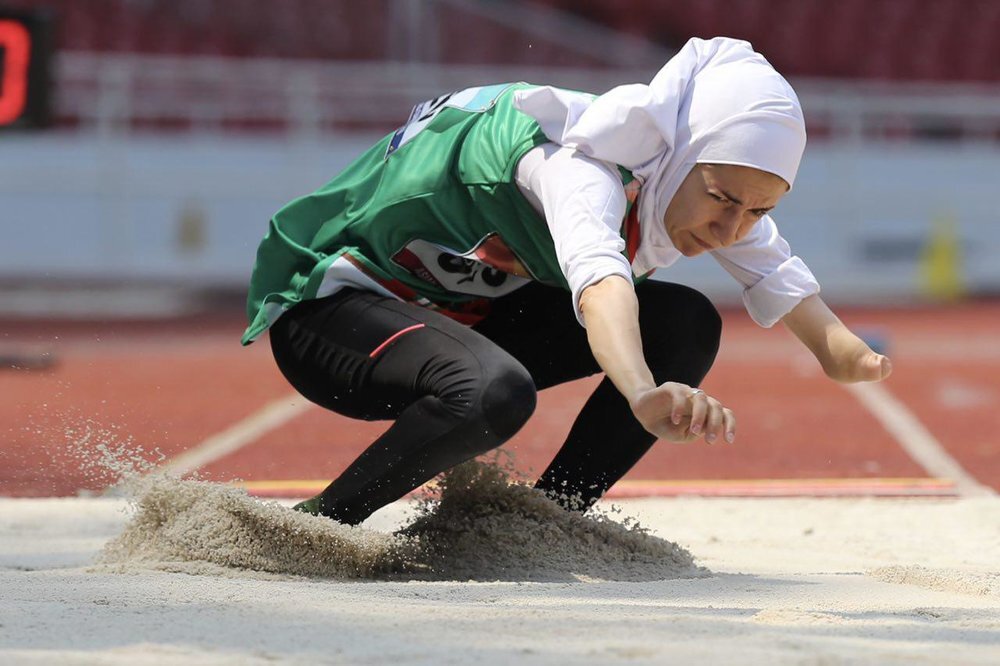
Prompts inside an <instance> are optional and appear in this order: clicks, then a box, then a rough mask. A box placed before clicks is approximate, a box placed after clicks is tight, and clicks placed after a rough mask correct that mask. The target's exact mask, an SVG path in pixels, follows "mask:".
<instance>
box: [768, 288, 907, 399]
mask: <svg viewBox="0 0 1000 666" xmlns="http://www.w3.org/2000/svg"><path fill="white" fill-rule="evenodd" d="M781 321H782V322H784V324H785V326H787V327H788V329H789V330H791V331H792V333H794V334H795V336H796V337H797V338H798V339H799V340H801V341H802V343H803V344H804V345H805V346H806V347H808V348H809V351H811V352H812V353H813V355H814V356H815V357H816V360H818V361H819V363H820V365H822V366H823V371H824V372H825V373H826V375H827V377H829V378H830V379H833V380H836V381H838V382H844V383H853V382H879V381H882V380H883V379H885V378H886V377H888V376H889V375H890V374H891V373H892V362H891V361H890V360H889V357H887V356H883V355H882V354H877V353H875V352H874V351H872V349H871V348H870V347H869V346H868V345H867V344H866V343H865V341H864V340H862V339H861V338H859V337H858V336H856V335H855V334H854V333H852V332H851V331H850V329H848V328H847V327H846V326H844V324H843V322H841V321H840V319H838V318H837V316H836V315H835V314H833V312H832V311H831V310H830V308H828V307H827V306H826V304H825V303H824V302H823V300H822V299H821V298H820V297H819V296H818V295H812V296H809V297H807V298H804V299H803V300H802V302H801V303H799V304H798V305H797V306H796V307H795V308H794V309H793V310H792V311H791V312H789V313H788V314H786V315H785V316H784V317H782V319H781Z"/></svg>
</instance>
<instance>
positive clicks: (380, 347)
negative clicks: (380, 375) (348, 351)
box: [368, 324, 424, 358]
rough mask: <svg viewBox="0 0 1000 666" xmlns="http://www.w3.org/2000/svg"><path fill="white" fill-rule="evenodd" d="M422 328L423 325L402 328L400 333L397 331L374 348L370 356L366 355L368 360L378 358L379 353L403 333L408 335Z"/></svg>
mask: <svg viewBox="0 0 1000 666" xmlns="http://www.w3.org/2000/svg"><path fill="white" fill-rule="evenodd" d="M423 327H424V325H423V324H414V325H413V326H407V327H406V328H404V329H403V330H402V331H399V332H398V333H394V334H392V335H391V336H389V339H388V340H386V341H385V342H383V343H382V344H380V345H379V346H378V347H376V348H375V351H373V352H372V353H371V354H368V358H375V357H376V356H378V355H379V352H381V351H382V350H383V349H385V348H386V347H388V346H389V345H390V344H392V341H393V340H395V339H396V338H398V337H399V336H401V335H403V334H404V333H409V332H410V331H415V330H417V329H418V328H423Z"/></svg>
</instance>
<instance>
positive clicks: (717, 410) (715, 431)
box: [705, 398, 723, 444]
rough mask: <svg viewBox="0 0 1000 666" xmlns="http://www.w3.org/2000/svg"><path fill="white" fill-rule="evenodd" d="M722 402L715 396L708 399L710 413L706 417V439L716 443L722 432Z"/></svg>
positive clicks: (710, 442)
mask: <svg viewBox="0 0 1000 666" xmlns="http://www.w3.org/2000/svg"><path fill="white" fill-rule="evenodd" d="M722 410H723V408H722V403H720V402H719V401H718V400H716V399H715V398H709V399H708V414H707V415H706V418H705V441H706V442H708V443H709V444H714V443H715V442H716V440H718V439H719V435H721V434H722V419H723V413H722Z"/></svg>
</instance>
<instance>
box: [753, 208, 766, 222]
mask: <svg viewBox="0 0 1000 666" xmlns="http://www.w3.org/2000/svg"><path fill="white" fill-rule="evenodd" d="M750 213H751V214H753V216H754V217H756V218H757V219H758V220H759V219H760V218H762V217H764V216H765V215H767V211H766V210H752V211H750Z"/></svg>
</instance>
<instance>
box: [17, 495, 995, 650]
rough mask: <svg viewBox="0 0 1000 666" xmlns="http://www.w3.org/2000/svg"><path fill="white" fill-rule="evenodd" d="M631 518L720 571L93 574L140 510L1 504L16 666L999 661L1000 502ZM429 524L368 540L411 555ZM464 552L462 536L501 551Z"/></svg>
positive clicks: (223, 569) (378, 525)
mask: <svg viewBox="0 0 1000 666" xmlns="http://www.w3.org/2000/svg"><path fill="white" fill-rule="evenodd" d="M244 499H245V498H244ZM508 499H509V498H508ZM234 501H235V500H234ZM247 501H250V500H247ZM621 510H622V514H623V515H628V516H635V517H637V518H638V520H639V521H640V522H641V523H642V524H643V525H645V526H646V527H647V528H649V529H650V530H651V531H652V533H653V535H656V536H659V537H662V538H664V539H665V540H664V541H663V542H662V543H667V541H666V540H669V541H670V542H676V543H677V544H679V545H680V546H681V547H683V548H686V549H687V550H689V551H690V552H691V553H693V554H694V556H695V562H696V564H698V565H701V566H704V567H706V568H707V569H708V570H709V571H710V572H711V574H710V575H706V576H704V577H694V578H692V577H686V578H677V577H667V578H662V579H654V577H651V576H648V575H646V576H638V577H632V578H630V579H625V580H609V579H607V578H603V579H600V580H598V579H599V578H600V577H599V576H595V577H594V578H593V579H591V578H589V577H588V576H587V575H586V574H581V575H577V576H573V577H570V576H563V577H561V578H559V577H556V576H549V578H548V579H546V580H543V581H537V580H528V579H522V580H518V579H517V578H518V577H517V576H513V575H508V576H506V579H505V580H500V581H494V582H485V578H484V579H483V580H481V581H478V582H468V581H459V582H455V581H442V580H421V579H419V577H416V578H414V577H413V576H411V579H409V580H372V579H371V578H364V577H357V576H354V577H342V578H336V577H332V578H331V577H326V578H315V577H313V578H304V577H297V576H292V575H289V574H288V573H274V572H271V573H266V572H255V571H247V570H241V569H233V568H232V567H227V566H224V565H223V564H219V563H215V564H212V563H207V562H208V561H207V560H203V561H202V562H203V564H201V565H197V566H195V563H194V562H191V561H184V560H178V561H176V562H175V563H174V567H175V570H176V571H185V570H186V571H188V572H189V573H175V572H171V571H165V570H163V569H169V568H170V567H169V566H164V567H162V568H161V570H155V566H154V567H152V568H144V566H139V565H138V563H137V562H136V561H131V564H130V565H129V566H127V567H125V568H124V569H123V570H127V571H128V572H127V573H124V574H122V573H115V572H112V571H110V570H105V571H94V569H93V563H94V561H95V559H96V558H97V557H98V555H99V554H100V553H101V552H102V549H104V547H105V545H106V544H107V543H108V542H111V541H113V540H114V539H116V538H119V537H120V535H121V534H122V532H123V530H124V529H125V527H126V525H127V524H128V523H129V521H130V520H132V519H133V518H134V516H135V515H136V514H135V513H134V511H132V510H129V509H128V508H127V504H126V502H125V501H124V500H122V499H111V498H90V499H46V500H13V499H0V591H2V592H0V625H2V626H0V663H14V664H18V663H25V664H43V663H44V664H48V663H53V662H56V661H58V662H59V663H70V664H74V663H76V664H119V663H120V664H126V663H127V664H137V663H138V664H154V663H155V664H209V663H211V664H220V663H221V664H230V663H231V664H257V663H260V664H263V663H268V664H274V663H314V662H315V663H387V662H394V663H400V664H418V663H428V664H430V663H433V664H451V663H453V664H465V663H470V662H478V663H481V664H507V663H513V662H517V663H530V664H535V663H538V664H567V663H574V664H576V663H583V664H608V663H629V664H661V663H667V662H671V663H730V662H732V663H759V664H784V663H787V664H836V663H872V664H886V663H906V664H912V663H925V664H949V663H960V664H995V663H997V657H998V655H1000V597H998V596H997V594H996V577H995V576H996V573H997V569H998V562H1000V500H998V499H997V498H977V499H960V500H933V499H911V500H871V499H822V500H819V499H782V500H767V499H754V500H741V499H696V498H687V499H659V500H632V501H628V502H622V503H621ZM413 511H414V507H413V505H412V504H408V503H399V504H395V505H392V506H390V507H386V508H385V509H383V510H382V511H380V512H379V513H377V514H375V515H374V516H373V517H372V518H371V519H370V520H369V521H368V522H367V523H366V524H365V525H364V526H363V528H362V529H364V530H366V532H367V533H370V534H372V535H374V536H373V537H372V538H375V539H383V542H382V543H385V542H386V540H388V541H392V540H393V539H394V537H391V536H390V535H391V534H392V533H393V532H394V531H396V530H398V529H400V528H401V527H402V526H404V525H407V524H411V523H412V522H413V520H414V513H413ZM286 513H291V512H286ZM493 515H495V514H493ZM293 518H295V519H297V518H299V516H295V515H293ZM301 518H308V517H306V516H302V517H301ZM293 522H297V521H292V522H289V523H288V524H287V525H286V529H291V528H293V527H295V525H294V524H293ZM440 527H441V525H440V524H439V525H438V528H440ZM455 527H456V528H458V527H462V528H463V529H464V527H466V526H459V525H456V526H455ZM178 529H179V527H178ZM310 529H311V528H310ZM623 529H625V530H627V528H623ZM181 531H183V530H181ZM293 531H294V530H293ZM307 532H309V530H307ZM310 533H311V532H310ZM488 533H489V530H486V531H485V532H483V534H481V535H480V537H483V536H484V535H486V534H488ZM338 534H339V531H338ZM617 534H618V536H619V537H622V536H623V535H624V532H619V533H617ZM340 536H341V537H342V536H343V535H342V534H340ZM480 537H477V538H480ZM449 538H454V535H452V537H449ZM485 538H489V537H485ZM461 541H462V539H460V538H459V539H457V541H455V540H453V541H442V542H441V543H448V544H450V546H449V547H450V548H454V549H457V550H455V551H454V552H452V557H459V555H458V554H457V553H458V552H459V551H461V549H462V548H472V549H473V551H474V550H475V549H476V548H479V547H480V546H477V545H475V539H474V540H473V542H472V545H470V544H469V543H466V544H465V545H463V544H462V543H461ZM376 543H378V542H376ZM620 545H621V544H620V543H619V544H618V546H620ZM618 546H616V547H618ZM223 549H224V548H223ZM153 550H154V551H156V549H153ZM446 550H448V549H446ZM501 550H502V547H501ZM140 551H141V549H140ZM156 552H160V551H156ZM338 552H339V551H338ZM380 552H381V551H380ZM515 552H516V551H507V552H506V553H502V555H503V557H504V558H506V557H509V556H511V555H512V554H513V553H515ZM678 552H680V551H678ZM154 559H155V558H154ZM459 559H461V557H459ZM641 559H642V558H639V560H640V561H641ZM365 562H368V561H367V560H366V561H365ZM147 564H148V562H147ZM161 564H162V562H161ZM452 564H453V563H452ZM550 564H551V563H550ZM105 566H109V565H105ZM364 566H369V565H368V564H365V565H364ZM671 566H673V565H671ZM185 567H187V569H186V568H185ZM375 568H377V567H374V568H373V569H372V570H374V569H375ZM570 568H572V567H570ZM667 569H670V567H667ZM515 570H516V568H515ZM357 572H358V570H356V571H355V573H357ZM504 572H506V573H508V574H509V573H511V570H510V569H504V570H503V571H501V573H504ZM190 573H196V574H198V575H190ZM341 573H343V572H341ZM479 573H480V574H483V573H484V572H483V571H482V570H480V571H479ZM604 573H607V571H605V572H604ZM645 573H646V574H648V573H649V571H648V570H645ZM365 575H366V576H367V575H368V574H365ZM501 578H504V577H503V576H501ZM525 578H527V577H525Z"/></svg>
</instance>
